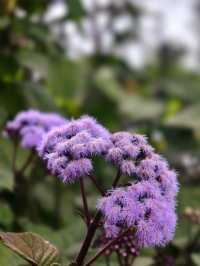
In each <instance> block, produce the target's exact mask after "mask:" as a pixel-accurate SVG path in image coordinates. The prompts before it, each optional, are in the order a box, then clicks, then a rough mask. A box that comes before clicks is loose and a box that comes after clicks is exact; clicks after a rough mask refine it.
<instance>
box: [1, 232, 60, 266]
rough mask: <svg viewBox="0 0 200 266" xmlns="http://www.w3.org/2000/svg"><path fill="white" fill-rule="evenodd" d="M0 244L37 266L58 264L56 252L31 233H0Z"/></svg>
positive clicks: (46, 242) (44, 241)
mask: <svg viewBox="0 0 200 266" xmlns="http://www.w3.org/2000/svg"><path fill="white" fill-rule="evenodd" d="M0 239H1V241H2V243H3V244H4V245H5V246H7V247H8V248H10V249H11V250H12V251H14V252H15V253H17V254H18V255H20V256H21V257H22V258H24V259H25V260H27V261H28V262H30V263H32V264H33V265H38V266H50V265H52V264H55V263H58V262H59V253H58V250H57V249H56V248H55V247H54V246H53V245H52V244H50V243H49V242H48V241H46V240H44V239H43V238H42V237H40V236H39V235H36V234H33V233H29V232H26V233H0Z"/></svg>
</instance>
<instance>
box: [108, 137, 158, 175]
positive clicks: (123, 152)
mask: <svg viewBox="0 0 200 266" xmlns="http://www.w3.org/2000/svg"><path fill="white" fill-rule="evenodd" d="M111 141H112V143H113V145H112V147H111V148H110V149H109V150H108V153H107V154H106V159H107V161H109V162H111V163H112V164H114V165H116V166H117V167H118V168H119V170H120V172H121V173H122V174H124V175H128V176H132V175H134V174H135V163H136V161H137V160H140V159H141V158H143V157H145V156H148V155H150V154H151V153H152V152H153V148H152V147H151V146H150V145H148V144H147V140H146V138H145V137H144V136H142V135H139V134H131V133H129V132H116V133H114V134H112V136H111Z"/></svg>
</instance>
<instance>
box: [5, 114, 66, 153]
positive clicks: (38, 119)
mask: <svg viewBox="0 0 200 266" xmlns="http://www.w3.org/2000/svg"><path fill="white" fill-rule="evenodd" d="M66 123H67V120H66V119H64V118H63V117H61V116H60V115H58V114H55V113H42V112H39V111H37V110H28V111H23V112H20V113H18V114H17V115H16V117H15V118H14V119H13V120H12V121H9V122H7V124H6V127H5V132H6V135H7V136H9V137H19V138H20V141H21V145H22V146H23V147H24V148H37V146H38V145H39V144H40V143H41V140H42V138H43V136H44V134H46V133H47V132H48V131H49V130H51V129H52V128H53V127H57V126H61V125H63V124H66Z"/></svg>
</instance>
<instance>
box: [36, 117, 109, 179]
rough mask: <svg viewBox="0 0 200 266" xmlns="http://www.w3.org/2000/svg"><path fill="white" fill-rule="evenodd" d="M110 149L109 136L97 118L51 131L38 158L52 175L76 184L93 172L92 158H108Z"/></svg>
mask: <svg viewBox="0 0 200 266" xmlns="http://www.w3.org/2000/svg"><path fill="white" fill-rule="evenodd" d="M111 145H112V142H111V140H110V133H109V132H108V131H107V130H106V129H105V128H104V127H103V126H101V125H100V124H98V123H97V122H96V120H95V119H94V118H92V117H89V116H83V117H81V118H80V119H77V120H71V121H70V122H68V123H67V124H66V125H64V126H62V127H60V128H55V129H53V130H51V131H50V132H49V133H48V134H47V135H46V137H45V138H44V139H43V142H42V144H41V146H40V147H39V154H40V156H42V157H43V159H44V160H45V161H46V164H47V168H48V169H49V170H50V171H51V172H52V173H53V174H55V175H57V176H59V177H60V178H61V179H62V180H63V181H64V182H65V183H73V182H74V181H76V180H77V179H79V178H80V177H83V176H85V175H88V174H89V173H90V172H91V171H92V169H93V166H92V160H91V158H92V156H96V155H104V154H106V152H107V151H108V149H109V148H110V147H111Z"/></svg>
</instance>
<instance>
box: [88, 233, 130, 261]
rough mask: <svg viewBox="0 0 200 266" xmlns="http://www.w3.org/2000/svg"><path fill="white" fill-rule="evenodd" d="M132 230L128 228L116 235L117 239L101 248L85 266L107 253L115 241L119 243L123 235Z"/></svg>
mask: <svg viewBox="0 0 200 266" xmlns="http://www.w3.org/2000/svg"><path fill="white" fill-rule="evenodd" d="M129 231H130V228H128V229H127V230H125V231H124V232H122V233H121V234H120V235H119V236H118V237H116V238H115V239H113V240H111V241H109V242H108V243H107V244H106V245H105V246H104V247H103V248H102V249H101V250H99V251H98V252H97V254H96V255H95V256H94V257H93V258H92V259H90V260H89V261H88V262H87V263H86V264H85V265H84V266H90V265H91V264H92V263H93V262H94V261H96V260H97V259H98V258H99V257H100V256H101V255H103V254H104V253H105V251H106V250H107V249H108V248H110V247H111V246H112V245H114V244H115V243H117V242H118V241H119V240H120V239H121V238H122V237H124V236H125V235H126V234H127V233H128V232H129Z"/></svg>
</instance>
